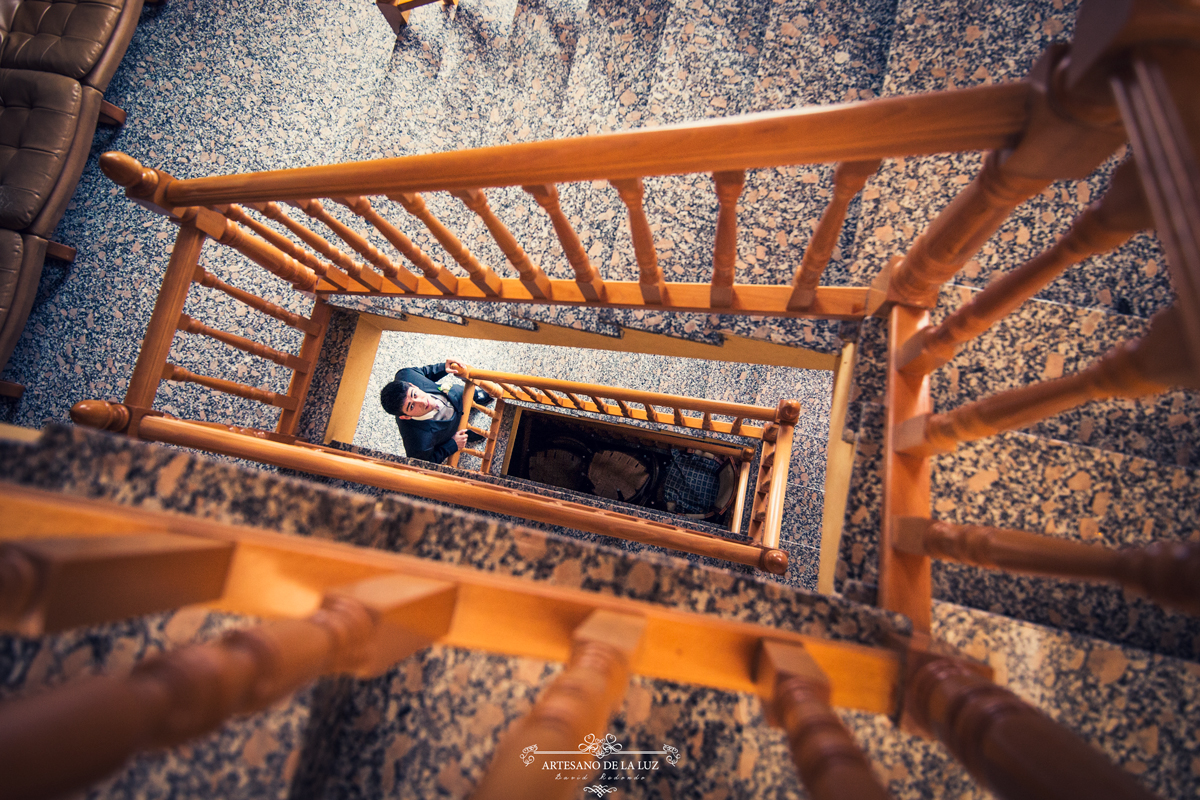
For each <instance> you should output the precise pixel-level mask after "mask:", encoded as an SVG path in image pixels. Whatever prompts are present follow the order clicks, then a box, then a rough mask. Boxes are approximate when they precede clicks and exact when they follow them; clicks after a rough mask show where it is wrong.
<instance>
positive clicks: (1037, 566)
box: [894, 517, 1200, 614]
mask: <svg viewBox="0 0 1200 800" xmlns="http://www.w3.org/2000/svg"><path fill="white" fill-rule="evenodd" d="M896 534H897V535H896V540H895V544H894V546H895V547H896V549H898V550H901V551H903V552H905V553H912V554H914V555H927V556H929V557H931V558H938V559H942V560H946V561H957V562H959V563H961V564H970V565H972V566H976V567H985V568H987V569H1001V570H1007V571H1011V572H1023V573H1029V574H1033V575H1050V576H1054V577H1059V578H1075V579H1079V580H1086V581H1096V582H1112V583H1118V584H1120V585H1121V586H1123V587H1124V588H1126V589H1128V590H1130V591H1132V592H1135V593H1136V594H1140V595H1142V596H1144V597H1147V598H1149V599H1150V600H1153V601H1154V602H1156V603H1160V604H1162V605H1165V606H1171V607H1173V608H1178V609H1180V610H1182V611H1186V612H1188V613H1189V614H1200V544H1196V543H1194V542H1155V543H1154V544H1151V545H1149V546H1146V547H1126V548H1121V549H1115V548H1110V547H1104V546H1102V545H1094V544H1084V543H1083V542H1078V541H1073V540H1070V539H1060V538H1058V537H1055V536H1046V535H1044V534H1039V533H1030V532H1028V531H1016V530H1006V529H1004V528H992V527H988V526H985V525H955V524H954V523H950V522H945V521H943V520H931V519H926V518H924V517H901V518H900V519H899V520H897V527H896Z"/></svg>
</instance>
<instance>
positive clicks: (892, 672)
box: [0, 483, 900, 714]
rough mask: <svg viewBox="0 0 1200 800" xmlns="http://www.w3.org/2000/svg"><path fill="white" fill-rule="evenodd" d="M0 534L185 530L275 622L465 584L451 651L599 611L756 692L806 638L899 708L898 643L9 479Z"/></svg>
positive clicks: (565, 627)
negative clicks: (203, 542) (385, 585)
mask: <svg viewBox="0 0 1200 800" xmlns="http://www.w3.org/2000/svg"><path fill="white" fill-rule="evenodd" d="M0 515H3V518H4V519H5V520H8V521H9V524H8V525H6V526H5V527H4V528H0V540H11V539H16V538H25V537H30V536H56V535H62V534H61V531H64V530H73V531H79V532H80V535H88V536H108V535H116V534H120V535H125V534H132V533H144V532H167V533H179V534H184V535H188V536H198V537H204V538H207V539H211V540H215V541H222V542H236V543H237V545H238V547H237V550H236V552H235V554H234V560H233V566H232V569H231V571H230V574H229V579H228V582H227V584H226V588H225V595H224V597H223V598H222V599H221V601H220V602H219V604H218V607H219V608H220V609H222V610H225V611H229V612H231V613H236V614H246V615H252V616H259V617H264V618H268V619H274V618H295V617H301V616H304V615H306V614H309V613H311V612H312V611H314V610H316V609H317V608H318V607H319V605H320V603H321V598H322V597H323V596H324V595H325V594H326V593H327V592H328V591H329V590H331V589H333V588H336V587H339V586H343V585H345V584H347V583H353V582H357V581H361V580H365V579H367V578H373V577H379V576H383V575H390V574H393V573H399V574H403V575H405V576H406V577H409V578H421V579H424V580H428V581H439V582H444V583H449V584H453V585H454V586H457V587H458V589H457V601H456V604H455V610H454V614H453V615H452V616H451V618H450V629H449V631H448V632H447V633H446V634H445V636H443V637H441V639H440V640H439V641H440V642H441V643H442V644H445V645H448V646H451V647H463V648H468V649H477V650H485V651H487V652H492V653H502V654H507V655H514V656H525V657H529V658H536V659H543V660H550V661H558V662H563V661H566V660H567V658H568V657H569V654H570V651H571V634H572V631H574V629H575V628H576V627H578V626H579V625H580V624H581V623H582V622H583V621H584V620H586V619H587V618H588V617H589V616H590V615H591V614H592V613H593V612H595V611H597V610H607V611H612V612H615V613H618V614H630V615H635V616H641V617H644V618H645V619H646V621H647V622H646V633H645V639H644V642H643V645H642V650H641V652H640V654H639V655H638V657H637V659H636V660H635V661H634V663H633V664H632V665H631V666H632V669H633V671H634V672H635V673H636V674H639V675H646V676H648V677H652V678H662V679H664V680H670V681H677V682H683V683H696V684H700V685H703V686H711V687H713V688H717V689H723V690H728V691H735V692H754V691H755V682H754V660H755V657H756V654H757V652H758V646H759V642H760V641H761V640H762V639H764V638H767V639H772V640H778V641H782V642H788V643H800V644H803V645H804V646H805V648H806V649H807V650H808V652H809V654H810V655H811V656H812V657H813V659H814V660H816V662H817V663H818V664H819V665H820V666H821V669H822V670H824V671H825V673H826V674H827V675H828V676H829V679H830V683H831V684H832V692H833V694H832V702H833V704H834V705H835V706H839V707H845V708H858V709H862V710H865V711H870V712H872V713H878V714H889V713H894V712H895V711H896V708H897V704H896V701H897V698H898V696H899V695H898V694H897V692H898V685H897V680H898V675H899V666H900V656H899V655H898V653H897V652H896V651H894V650H891V649H887V648H881V647H867V646H864V645H859V644H853V643H850V642H844V641H835V640H829V639H822V638H818V637H815V636H805V635H802V634H798V633H795V632H794V631H790V630H783V629H775V628H770V627H766V626H763V625H756V624H752V623H748V622H738V621H733V620H729V619H723V618H720V617H718V616H715V615H713V614H696V613H687V612H682V611H676V610H673V609H669V608H666V607H664V606H662V605H657V604H653V603H642V602H637V601H634V600H630V599H627V598H622V597H616V596H614V595H611V594H603V593H598V592H588V591H583V590H579V589H567V588H562V587H558V586H554V585H552V584H549V583H546V582H542V581H531V580H527V579H524V578H518V577H513V576H507V575H503V574H499V573H495V572H484V571H480V570H474V569H469V568H466V567H461V566H456V565H452V564H449V563H442V562H437V561H431V560H429V559H424V558H417V557H415V556H406V555H401V554H399V553H394V552H388V551H384V550H378V549H374V548H366V547H355V546H352V545H348V544H344V543H341V542H334V541H331V540H327V539H320V538H310V537H304V536H293V535H289V534H283V533H274V532H270V531H265V530H259V529H253V528H245V527H236V526H231V525H226V524H222V523H218V522H214V521H210V520H204V519H199V518H196V517H188V516H183V515H179V514H166V513H163V512H159V511H150V510H146V509H141V508H133V507H128V506H121V505H117V504H114V503H107V502H101V501H97V500H90V499H85V498H79V497H70V496H66V495H59V494H53V493H49V492H43V491H40V490H36V489H29V488H27V487H18V486H13V485H11V484H4V483H0Z"/></svg>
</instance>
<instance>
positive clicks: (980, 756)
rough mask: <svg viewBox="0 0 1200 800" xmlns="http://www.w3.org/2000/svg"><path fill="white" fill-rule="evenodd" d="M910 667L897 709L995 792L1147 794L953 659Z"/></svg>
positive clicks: (1021, 795) (1125, 797)
mask: <svg viewBox="0 0 1200 800" xmlns="http://www.w3.org/2000/svg"><path fill="white" fill-rule="evenodd" d="M914 672H915V674H912V675H911V676H910V677H909V678H908V679H907V681H906V685H907V691H906V697H905V714H906V715H909V716H910V718H911V720H912V721H913V723H915V725H916V726H917V727H918V728H919V729H922V730H924V731H927V732H928V733H930V734H932V735H934V736H935V737H936V738H938V739H939V740H941V742H942V744H944V745H945V746H946V747H947V749H949V750H950V752H951V753H953V754H954V756H955V757H956V758H957V759H958V760H959V762H960V763H961V764H962V765H963V766H964V767H966V768H967V771H968V772H970V773H971V775H972V776H974V777H975V779H976V780H978V781H979V782H980V783H982V784H983V785H984V786H985V787H986V788H987V789H989V790H990V791H991V792H993V793H994V794H996V796H998V797H1001V798H1004V800H1059V799H1060V798H1063V797H1104V798H1113V799H1114V800H1135V799H1136V800H1151V798H1153V797H1154V795H1152V794H1150V793H1149V792H1148V791H1146V790H1145V789H1143V788H1142V786H1141V785H1140V784H1139V783H1138V782H1137V780H1136V779H1135V778H1134V777H1133V776H1132V775H1130V774H1129V773H1128V772H1126V771H1124V770H1123V769H1121V768H1120V767H1118V766H1116V765H1114V764H1113V763H1112V762H1111V761H1109V760H1108V758H1107V757H1105V755H1104V754H1103V753H1101V752H1100V751H1099V750H1097V749H1095V748H1093V747H1092V746H1090V745H1088V744H1087V743H1086V742H1084V741H1083V740H1082V739H1080V738H1079V737H1077V736H1076V735H1075V734H1074V733H1072V732H1071V731H1070V730H1068V729H1067V728H1065V727H1063V726H1061V725H1059V724H1058V723H1057V722H1055V721H1054V720H1052V719H1050V718H1049V717H1047V716H1046V715H1045V714H1043V713H1042V712H1041V711H1039V710H1037V709H1036V708H1034V707H1032V706H1030V705H1028V704H1027V703H1026V702H1025V701H1024V700H1022V699H1021V698H1019V697H1017V696H1016V695H1015V694H1013V693H1012V692H1010V691H1008V690H1007V689H1003V688H1001V687H999V686H997V685H996V684H994V683H992V682H991V681H989V680H988V679H987V678H984V677H983V676H981V675H979V674H978V673H977V672H975V671H973V670H972V669H970V668H968V667H967V666H966V665H964V664H962V663H960V662H958V661H957V660H954V659H950V658H933V659H931V660H929V661H927V662H925V664H924V665H923V666H920V667H919V668H918V669H916V670H914Z"/></svg>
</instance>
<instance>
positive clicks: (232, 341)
mask: <svg viewBox="0 0 1200 800" xmlns="http://www.w3.org/2000/svg"><path fill="white" fill-rule="evenodd" d="M178 330H181V331H184V332H186V333H191V334H195V335H197V336H207V337H209V338H210V339H216V340H217V341H218V342H224V343H225V344H227V345H229V346H230V347H234V348H237V349H238V350H241V351H242V352H244V353H250V354H251V355H255V356H258V357H259V358H265V359H266V360H268V361H273V362H274V363H276V364H278V365H279V366H281V367H287V368H288V369H305V368H307V366H308V365H307V364H305V362H303V361H301V360H300V359H299V358H297V357H296V356H294V355H292V354H291V353H284V352H281V351H279V350H276V349H275V348H273V347H268V346H267V345H265V344H261V343H259V342H255V341H252V340H250V339H247V338H246V337H244V336H238V335H237V334H236V333H228V332H226V331H220V330H217V329H216V328H211V327H209V326H208V325H205V324H204V323H203V322H200V321H199V320H197V319H194V318H192V317H190V316H188V315H187V314H180V315H179V328H178Z"/></svg>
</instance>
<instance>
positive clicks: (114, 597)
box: [0, 533, 233, 636]
mask: <svg viewBox="0 0 1200 800" xmlns="http://www.w3.org/2000/svg"><path fill="white" fill-rule="evenodd" d="M232 558H233V544H232V543H229V542H218V541H213V540H211V539H199V538H195V537H192V536H178V535H174V534H165V533H152V534H140V535H129V536H92V537H83V538H74V537H62V538H44V539H23V540H17V541H12V542H8V543H7V544H4V545H0V629H2V630H7V631H13V632H15V633H19V634H20V635H22V636H42V635H44V634H47V633H57V632H59V631H64V630H67V629H69V628H77V627H81V626H84V625H96V624H99V623H101V622H114V621H116V620H122V619H128V618H129V617H136V616H141V615H143V614H151V613H154V612H158V611H166V610H168V609H172V608H177V607H179V606H185V605H190V604H192V603H203V602H207V601H209V600H216V599H217V598H219V597H220V596H221V593H222V591H223V590H224V586H225V578H226V575H227V573H228V572H229V565H230V562H231V560H232ZM11 577H16V578H17V582H16V583H15V584H12V585H10V584H9V579H10V578H11Z"/></svg>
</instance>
